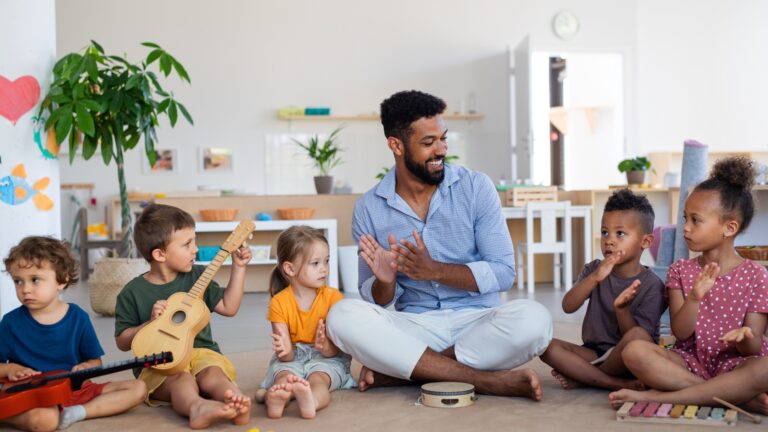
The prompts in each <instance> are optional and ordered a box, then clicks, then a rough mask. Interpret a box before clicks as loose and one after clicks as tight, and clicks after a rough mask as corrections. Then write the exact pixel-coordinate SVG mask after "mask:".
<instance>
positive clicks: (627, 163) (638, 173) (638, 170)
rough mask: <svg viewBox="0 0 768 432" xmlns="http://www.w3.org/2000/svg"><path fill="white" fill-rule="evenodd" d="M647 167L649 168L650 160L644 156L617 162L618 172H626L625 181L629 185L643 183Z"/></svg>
mask: <svg viewBox="0 0 768 432" xmlns="http://www.w3.org/2000/svg"><path fill="white" fill-rule="evenodd" d="M649 169H651V161H649V160H648V159H647V158H646V157H644V156H638V157H635V158H631V159H624V160H623V161H621V162H619V172H625V173H627V183H628V184H631V185H633V184H643V183H645V172H646V171H648V170H649ZM654 172H655V171H654Z"/></svg>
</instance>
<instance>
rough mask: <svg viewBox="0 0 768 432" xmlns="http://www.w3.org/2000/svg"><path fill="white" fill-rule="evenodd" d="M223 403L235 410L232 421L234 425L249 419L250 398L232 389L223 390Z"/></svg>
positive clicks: (244, 422) (242, 423)
mask: <svg viewBox="0 0 768 432" xmlns="http://www.w3.org/2000/svg"><path fill="white" fill-rule="evenodd" d="M224 403H225V404H227V405H229V406H230V407H232V409H234V410H235V417H234V418H233V419H232V423H234V424H236V425H244V424H247V423H248V422H249V421H250V420H251V398H249V397H248V396H246V395H244V394H242V393H240V392H237V393H235V392H234V391H232V390H227V391H225V392H224Z"/></svg>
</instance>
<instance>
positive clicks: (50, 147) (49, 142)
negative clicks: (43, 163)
mask: <svg viewBox="0 0 768 432" xmlns="http://www.w3.org/2000/svg"><path fill="white" fill-rule="evenodd" d="M32 121H33V122H34V123H35V130H34V132H33V138H34V140H35V144H37V148H38V149H39V150H40V153H42V154H43V157H45V158H46V159H56V158H57V157H58V156H59V147H60V146H59V143H58V142H56V132H55V131H54V130H53V128H51V129H49V130H48V133H47V134H46V138H45V146H43V139H42V135H43V128H44V127H45V117H39V118H38V117H32Z"/></svg>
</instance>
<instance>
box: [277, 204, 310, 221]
mask: <svg viewBox="0 0 768 432" xmlns="http://www.w3.org/2000/svg"><path fill="white" fill-rule="evenodd" d="M314 215H315V209H313V208H312V207H291V208H279V209H277V216H278V217H279V218H280V219H312V216H314Z"/></svg>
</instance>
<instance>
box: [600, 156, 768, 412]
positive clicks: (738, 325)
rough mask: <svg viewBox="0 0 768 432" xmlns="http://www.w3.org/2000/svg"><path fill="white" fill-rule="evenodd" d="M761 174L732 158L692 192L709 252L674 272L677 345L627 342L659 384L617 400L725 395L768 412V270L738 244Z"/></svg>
mask: <svg viewBox="0 0 768 432" xmlns="http://www.w3.org/2000/svg"><path fill="white" fill-rule="evenodd" d="M754 177H755V170H754V167H753V163H752V161H751V160H749V159H746V158H728V159H725V160H721V161H718V162H717V163H716V164H715V166H714V168H713V170H712V173H711V175H710V177H709V179H707V180H705V181H704V182H702V183H700V184H699V185H697V186H696V188H695V189H694V190H693V192H691V194H690V195H689V197H688V199H687V200H686V202H685V213H684V215H683V218H684V220H685V225H684V228H683V232H684V237H685V241H686V243H687V244H688V248H689V249H690V250H692V251H695V252H701V255H700V256H698V257H696V258H693V259H690V260H680V261H677V262H676V263H674V264H673V265H672V266H671V267H670V268H669V272H668V274H667V282H666V286H667V290H668V295H669V311H670V317H671V324H672V333H673V334H674V335H675V337H676V338H677V343H676V344H675V346H674V347H673V348H672V349H669V350H667V349H663V348H660V347H659V346H657V345H654V344H652V343H650V342H645V341H633V342H631V343H630V344H629V345H627V347H626V348H625V350H624V353H623V359H624V362H625V364H626V365H627V367H628V368H629V370H630V371H632V373H633V374H634V375H635V376H636V377H637V378H638V379H639V380H640V381H642V382H643V383H644V384H645V385H647V386H649V387H651V388H653V389H656V390H651V391H644V392H643V391H632V390H626V389H623V390H619V391H616V392H613V393H611V394H610V395H609V399H610V401H611V404H612V405H614V406H615V407H616V406H621V404H622V403H623V402H625V401H643V400H649V401H650V400H652V401H658V402H670V403H686V404H699V405H713V401H712V397H713V396H718V397H720V398H722V399H725V400H727V401H730V402H733V403H737V404H741V405H743V406H745V407H746V408H747V409H750V410H753V411H757V412H760V413H763V414H768V395H766V393H765V392H766V391H768V357H764V356H766V354H768V339H766V338H764V337H763V334H764V333H765V330H766V322H767V321H768V318H767V317H768V315H766V314H768V271H766V269H765V268H764V267H763V266H761V265H759V264H756V263H754V262H752V261H750V260H745V259H743V258H741V257H740V256H739V255H738V254H737V253H736V250H735V248H734V238H735V237H736V235H738V234H739V233H741V232H742V231H744V230H745V229H746V228H747V226H749V223H750V221H751V220H752V216H753V215H754V202H753V198H752V194H751V192H750V188H751V187H752V184H753V181H754Z"/></svg>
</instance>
